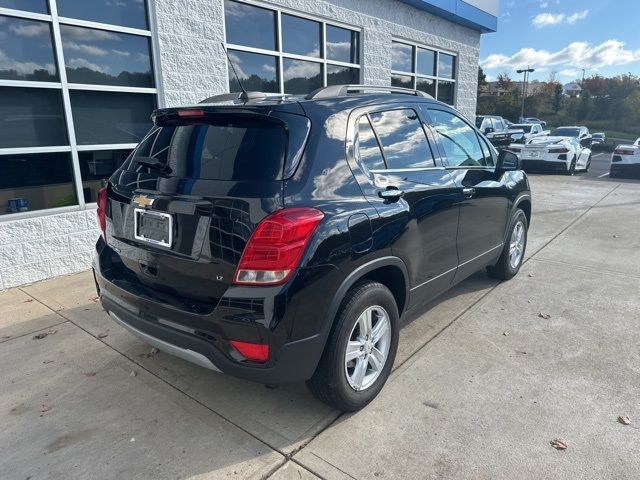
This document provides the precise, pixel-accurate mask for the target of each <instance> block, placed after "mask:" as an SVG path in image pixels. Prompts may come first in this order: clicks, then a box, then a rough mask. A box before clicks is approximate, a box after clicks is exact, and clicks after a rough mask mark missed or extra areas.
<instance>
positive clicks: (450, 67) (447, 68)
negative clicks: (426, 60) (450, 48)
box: [438, 53, 456, 79]
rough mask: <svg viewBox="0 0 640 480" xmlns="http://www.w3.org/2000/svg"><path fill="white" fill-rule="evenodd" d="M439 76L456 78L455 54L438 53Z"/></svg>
mask: <svg viewBox="0 0 640 480" xmlns="http://www.w3.org/2000/svg"><path fill="white" fill-rule="evenodd" d="M438 59H439V60H438V77H440V78H451V79H453V78H455V75H456V59H455V57H454V56H453V55H447V54H446V53H440V54H439V55H438Z"/></svg>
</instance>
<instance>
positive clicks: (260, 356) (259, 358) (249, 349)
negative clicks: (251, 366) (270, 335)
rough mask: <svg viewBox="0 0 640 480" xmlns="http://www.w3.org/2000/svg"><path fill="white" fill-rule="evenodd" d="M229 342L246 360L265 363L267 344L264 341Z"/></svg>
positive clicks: (267, 353) (267, 357)
mask: <svg viewBox="0 0 640 480" xmlns="http://www.w3.org/2000/svg"><path fill="white" fill-rule="evenodd" d="M230 343H231V346H232V347H233V348H235V349H236V350H237V351H238V353H240V355H242V356H243V357H244V358H246V359H247V360H251V361H252V362H258V363H265V362H266V361H267V360H269V345H267V344H266V343H249V342H240V341H238V340H231V342H230Z"/></svg>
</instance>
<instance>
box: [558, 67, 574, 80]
mask: <svg viewBox="0 0 640 480" xmlns="http://www.w3.org/2000/svg"><path fill="white" fill-rule="evenodd" d="M578 73H579V72H578V70H573V69H571V68H565V69H564V70H561V71H560V76H561V77H569V78H576V77H577V76H578Z"/></svg>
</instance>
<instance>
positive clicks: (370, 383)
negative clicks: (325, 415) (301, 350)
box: [307, 281, 399, 412]
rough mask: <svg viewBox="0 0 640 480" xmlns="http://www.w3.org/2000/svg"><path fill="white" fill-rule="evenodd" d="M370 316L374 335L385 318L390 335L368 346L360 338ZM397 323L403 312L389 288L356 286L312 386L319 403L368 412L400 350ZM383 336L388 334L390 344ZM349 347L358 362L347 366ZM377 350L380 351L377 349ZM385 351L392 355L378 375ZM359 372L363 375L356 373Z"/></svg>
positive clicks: (373, 284)
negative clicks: (367, 406) (369, 315)
mask: <svg viewBox="0 0 640 480" xmlns="http://www.w3.org/2000/svg"><path fill="white" fill-rule="evenodd" d="M367 312H370V313H371V317H370V318H371V320H372V327H373V328H372V329H371V330H370V331H371V332H372V333H375V331H376V326H378V325H382V324H380V323H379V322H382V321H383V316H386V318H387V321H388V322H387V327H388V328H387V330H386V331H385V332H381V331H378V333H380V334H381V335H380V338H379V339H378V340H377V341H376V339H373V341H371V340H370V341H369V343H367V342H366V341H363V340H364V337H365V336H366V334H365V336H362V335H361V333H364V332H362V331H361V330H362V326H363V325H364V324H363V323H362V322H366V320H364V319H363V318H366V313H367ZM385 314H386V315H385ZM363 316H365V317H363ZM398 324H399V314H398V307H397V305H396V301H395V298H394V297H393V294H392V293H391V292H390V291H389V289H388V288H387V287H385V286H384V285H382V284H381V283H378V282H373V281H364V282H360V283H358V284H356V285H355V286H353V287H352V288H351V290H349V292H348V293H347V295H346V296H345V298H344V300H343V301H342V305H341V307H340V310H339V311H338V314H337V316H336V319H335V322H334V325H333V327H332V329H331V333H330V334H329V338H328V339H327V344H326V346H325V349H324V352H323V354H322V358H321V359H320V363H319V364H318V368H317V369H316V371H315V373H314V374H313V377H311V379H309V380H308V381H307V386H308V387H309V389H310V390H311V392H312V393H313V394H314V395H315V396H316V397H317V398H318V399H319V400H320V401H322V402H324V403H326V404H328V405H331V406H332V407H335V408H337V409H339V410H342V411H345V412H354V411H356V410H360V409H361V408H363V407H365V406H366V405H367V404H368V403H369V402H371V400H373V399H374V398H375V397H376V395H378V393H380V390H382V387H383V386H384V384H385V382H386V381H387V378H389V374H390V373H391V368H392V367H393V362H394V360H395V357H396V352H397V350H398ZM365 330H366V329H365ZM382 335H386V337H385V338H384V340H385V342H383V339H382ZM358 343H359V344H360V346H358ZM349 344H350V345H351V349H350V352H351V356H354V358H353V359H352V360H350V361H349V362H347V361H346V360H347V358H346V357H347V348H348V346H349ZM372 346H373V347H375V348H374V349H372ZM374 350H377V352H378V354H376V353H375V351H374ZM385 350H386V351H387V354H386V356H385V358H384V362H383V363H382V367H381V368H380V367H379V368H377V372H376V368H375V364H378V365H380V363H378V362H376V359H379V358H380V353H384V351H385ZM355 356H357V358H355ZM363 362H364V363H363ZM358 366H360V368H359V369H357V367H358ZM363 369H364V374H362V371H363ZM356 370H357V372H358V373H360V374H361V375H360V376H358V375H357V374H356ZM363 375H364V376H363ZM358 380H361V381H360V382H359V383H360V385H361V387H360V389H357V384H358ZM352 385H354V386H352Z"/></svg>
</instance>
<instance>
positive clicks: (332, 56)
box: [326, 25, 360, 63]
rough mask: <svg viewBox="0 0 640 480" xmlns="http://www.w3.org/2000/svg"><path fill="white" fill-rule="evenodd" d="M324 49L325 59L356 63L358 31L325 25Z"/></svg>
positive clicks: (358, 45) (358, 41) (358, 57)
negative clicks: (325, 51)
mask: <svg viewBox="0 0 640 480" xmlns="http://www.w3.org/2000/svg"><path fill="white" fill-rule="evenodd" d="M326 49H327V60H335V61H338V62H345V63H358V62H359V59H360V33H359V32H355V31H353V30H347V29H346V28H340V27H334V26H333V25H327V45H326Z"/></svg>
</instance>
